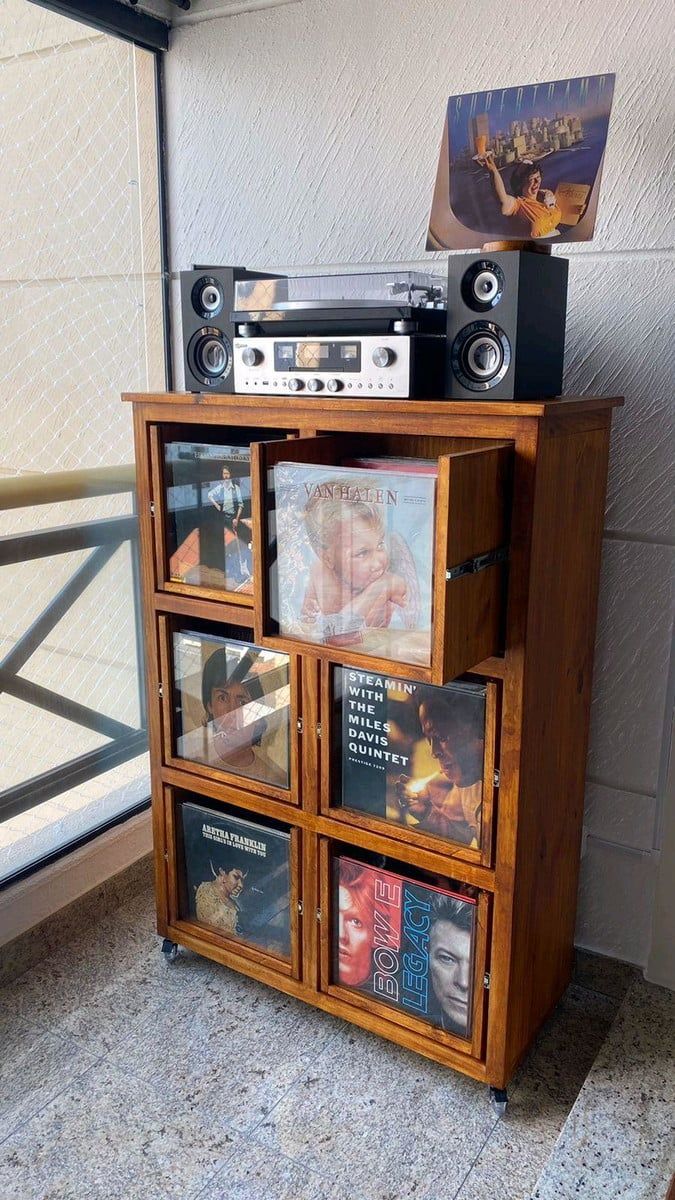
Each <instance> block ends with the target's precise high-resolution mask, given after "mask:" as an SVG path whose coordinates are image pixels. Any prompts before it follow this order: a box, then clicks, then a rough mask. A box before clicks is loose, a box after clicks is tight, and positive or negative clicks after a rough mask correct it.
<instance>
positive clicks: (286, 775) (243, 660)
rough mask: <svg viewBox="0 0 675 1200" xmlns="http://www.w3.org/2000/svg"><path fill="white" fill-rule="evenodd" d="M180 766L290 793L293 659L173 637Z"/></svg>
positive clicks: (200, 636)
mask: <svg viewBox="0 0 675 1200" xmlns="http://www.w3.org/2000/svg"><path fill="white" fill-rule="evenodd" d="M173 671H174V689H173V702H174V735H175V752H176V754H177V755H178V757H179V758H185V759H188V760H189V761H190V762H197V763H204V764H206V765H207V766H209V767H215V768H216V769H217V770H220V771H226V772H229V773H230V774H232V775H238V776H240V777H241V778H242V779H254V780H257V781H258V782H260V783H268V784H270V785H271V786H273V787H280V788H288V787H290V704H291V689H290V668H289V659H288V655H286V654H282V653H281V652H280V651H277V650H266V649H262V648H261V647H260V646H255V645H253V644H252V643H251V642H243V641H237V640H235V639H234V638H222V637H217V636H216V635H215V634H205V633H201V632H195V631H193V630H189V629H181V630H177V631H175V632H174V635H173Z"/></svg>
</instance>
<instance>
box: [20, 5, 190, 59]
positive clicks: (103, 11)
mask: <svg viewBox="0 0 675 1200" xmlns="http://www.w3.org/2000/svg"><path fill="white" fill-rule="evenodd" d="M30 2H31V4H37V5H38V6H39V7H40V8H50V9H51V10H52V12H56V13H60V15H61V16H62V17H71V18H72V20H73V21H80V22H81V23H82V24H83V25H91V27H92V28H93V29H98V30H99V32H100V33H111V34H113V36H114V37H121V38H124V40H125V41H127V42H134V43H135V44H136V45H137V46H142V47H143V48H144V49H145V50H168V49H169V29H170V28H171V26H170V25H169V24H168V23H167V22H166V21H160V20H159V18H158V17H151V16H149V15H148V13H144V12H138V11H137V9H135V8H129V7H128V6H127V5H126V4H122V3H120V2H119V0H30Z"/></svg>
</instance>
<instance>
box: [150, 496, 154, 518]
mask: <svg viewBox="0 0 675 1200" xmlns="http://www.w3.org/2000/svg"><path fill="white" fill-rule="evenodd" d="M154 515H155V502H154V500H151V501H150V516H151V517H154Z"/></svg>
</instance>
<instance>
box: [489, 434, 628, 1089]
mask: <svg viewBox="0 0 675 1200" xmlns="http://www.w3.org/2000/svg"><path fill="white" fill-rule="evenodd" d="M608 453H609V421H608V422H607V426H606V428H605V429H604V430H596V431H592V432H588V433H580V434H579V433H577V434H575V433H571V434H570V435H569V436H568V437H560V436H550V435H549V434H548V431H547V429H546V424H545V423H544V427H543V429H542V431H541V433H540V441H539V446H538V452H537V463H536V476H535V488H534V505H533V513H532V543H531V562H530V587H529V595H528V601H527V625H526V630H525V644H526V662H525V670H524V679H523V707H522V730H521V761H520V781H519V803H518V816H517V841H516V854H515V861H514V880H513V887H514V891H513V903H514V936H513V942H512V956H511V964H510V975H511V981H510V989H509V1001H510V1005H511V1013H510V1015H509V1019H508V1022H507V1029H508V1033H507V1037H506V1046H505V1069H506V1072H507V1074H510V1073H511V1071H512V1070H513V1068H514V1066H515V1064H516V1063H517V1062H518V1061H519V1060H520V1058H521V1057H522V1055H523V1054H524V1052H525V1050H526V1048H527V1046H528V1045H529V1042H530V1041H531V1038H532V1036H533V1033H534V1031H535V1030H536V1029H537V1028H538V1027H539V1025H540V1024H541V1022H542V1021H543V1020H544V1019H545V1017H546V1015H547V1014H548V1013H549V1012H550V1010H551V1008H552V1007H553V1005H554V1004H555V1003H556V1001H557V1000H558V998H559V996H560V995H561V994H562V992H563V990H564V988H565V987H566V986H567V983H568V981H569V978H570V974H571V964H572V947H573V937H574V922H575V915H576V901H577V887H578V873H579V851H580V842H581V825H582V816H583V796H584V773H585V762H586V752H587V742H588V718H589V707H590V697H591V679H592V668H593V649H594V641H595V620H596V610H597V597H598V580H599V563H600V542H601V536H602V519H603V512H604V498H605V490H606V482H607V461H608Z"/></svg>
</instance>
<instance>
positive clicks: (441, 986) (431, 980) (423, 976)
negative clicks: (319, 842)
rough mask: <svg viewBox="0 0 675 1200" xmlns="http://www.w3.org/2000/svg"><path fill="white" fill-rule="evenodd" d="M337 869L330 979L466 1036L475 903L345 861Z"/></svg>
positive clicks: (372, 867) (404, 877)
mask: <svg viewBox="0 0 675 1200" xmlns="http://www.w3.org/2000/svg"><path fill="white" fill-rule="evenodd" d="M336 867H337V869H336V871H335V885H336V886H335V891H336V893H337V896H336V899H337V905H336V910H335V911H336V915H337V920H334V923H333V953H334V959H333V961H334V978H337V981H338V982H339V983H340V984H342V985H343V986H344V987H348V988H355V989H357V990H358V991H360V992H364V993H366V994H367V995H369V996H373V997H374V998H375V999H377V1000H380V1001H382V1003H383V1004H388V1005H392V1006H393V1007H394V1008H398V1009H401V1010H402V1011H404V1012H407V1013H409V1014H410V1015H412V1016H415V1017H418V1018H420V1019H421V1020H423V1021H426V1022H428V1023H429V1024H430V1025H435V1026H437V1027H438V1028H440V1029H445V1030H447V1031H448V1032H449V1033H454V1034H456V1035H457V1036H458V1037H463V1038H468V1037H470V1036H471V1012H472V995H473V958H474V941H475V927H476V908H477V905H476V901H475V900H474V899H472V898H470V897H467V896H465V895H461V894H459V893H457V892H453V891H450V890H449V889H447V890H446V889H445V888H441V887H436V886H434V885H431V884H425V883H418V882H417V881H415V880H413V879H408V878H407V877H406V876H404V875H399V874H398V873H397V872H395V871H388V870H383V869H381V868H379V867H374V866H370V865H367V864H366V863H363V862H358V861H356V860H355V859H352V858H347V857H345V856H338V857H337V859H336Z"/></svg>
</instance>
